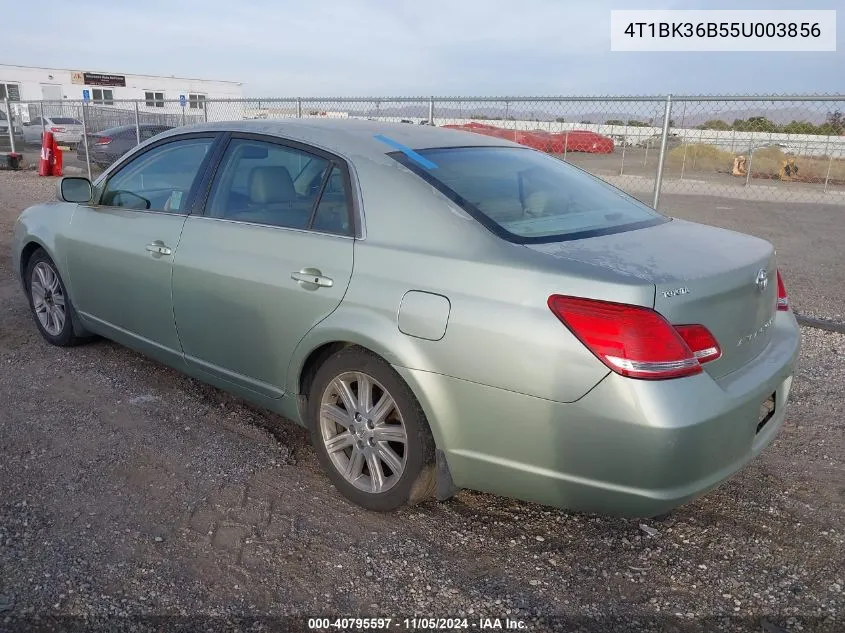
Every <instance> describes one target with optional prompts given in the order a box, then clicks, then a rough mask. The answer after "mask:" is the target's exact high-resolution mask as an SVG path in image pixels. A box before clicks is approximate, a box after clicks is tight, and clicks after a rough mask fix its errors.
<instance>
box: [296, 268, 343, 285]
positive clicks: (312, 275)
mask: <svg viewBox="0 0 845 633" xmlns="http://www.w3.org/2000/svg"><path fill="white" fill-rule="evenodd" d="M290 278H291V279H293V280H294V281H298V282H299V283H301V284H302V285H303V287H304V288H309V289H312V288H313V289H316V288H331V287H332V286H333V285H334V280H333V279H332V278H331V277H324V276H323V274H322V273H321V272H320V271H319V270H316V269H315V268H304V269H302V270H301V271H299V272H293V273H291V274H290Z"/></svg>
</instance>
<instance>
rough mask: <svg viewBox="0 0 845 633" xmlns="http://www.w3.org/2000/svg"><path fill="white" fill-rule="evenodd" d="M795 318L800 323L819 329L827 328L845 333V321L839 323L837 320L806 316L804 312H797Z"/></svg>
mask: <svg viewBox="0 0 845 633" xmlns="http://www.w3.org/2000/svg"><path fill="white" fill-rule="evenodd" d="M795 319H796V320H797V321H798V325H803V326H806V327H812V328H816V329H818V330H825V331H827V332H836V333H838V334H845V323H838V322H837V321H828V320H827V319H817V318H815V317H808V316H804V315H803V314H798V313H797V312H796V313H795Z"/></svg>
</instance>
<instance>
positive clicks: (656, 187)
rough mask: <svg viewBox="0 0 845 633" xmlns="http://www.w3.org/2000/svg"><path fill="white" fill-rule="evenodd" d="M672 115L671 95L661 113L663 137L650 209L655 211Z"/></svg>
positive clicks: (661, 182)
mask: <svg viewBox="0 0 845 633" xmlns="http://www.w3.org/2000/svg"><path fill="white" fill-rule="evenodd" d="M671 115H672V95H671V94H668V95H666V106H665V108H664V111H663V135H662V136H661V138H660V155H659V156H658V157H657V175H656V176H655V178H654V201H653V202H652V205H651V206H652V207H653V208H654V209H657V205H658V203H659V202H660V187H661V186H662V185H663V161H664V160H665V159H666V144H667V142H668V141H669V120H670V118H671Z"/></svg>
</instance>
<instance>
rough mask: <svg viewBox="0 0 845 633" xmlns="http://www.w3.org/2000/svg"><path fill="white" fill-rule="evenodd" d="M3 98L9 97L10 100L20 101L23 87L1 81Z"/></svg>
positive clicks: (0, 87) (0, 98) (0, 97)
mask: <svg viewBox="0 0 845 633" xmlns="http://www.w3.org/2000/svg"><path fill="white" fill-rule="evenodd" d="M3 99H8V100H9V101H20V100H21V87H20V86H19V85H18V84H2V83H0V101H2V100H3Z"/></svg>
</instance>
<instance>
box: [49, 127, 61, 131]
mask: <svg viewBox="0 0 845 633" xmlns="http://www.w3.org/2000/svg"><path fill="white" fill-rule="evenodd" d="M50 131H51V132H64V131H65V129H64V128H63V127H51V128H50Z"/></svg>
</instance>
